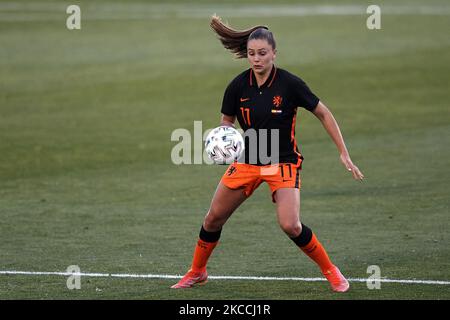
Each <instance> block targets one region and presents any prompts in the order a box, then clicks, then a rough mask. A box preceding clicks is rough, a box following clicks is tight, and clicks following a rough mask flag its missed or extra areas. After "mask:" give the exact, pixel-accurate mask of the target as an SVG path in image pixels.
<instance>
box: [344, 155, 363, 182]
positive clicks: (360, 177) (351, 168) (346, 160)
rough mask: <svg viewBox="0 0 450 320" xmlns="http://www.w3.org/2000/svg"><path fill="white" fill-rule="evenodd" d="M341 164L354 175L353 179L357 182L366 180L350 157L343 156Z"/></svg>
mask: <svg viewBox="0 0 450 320" xmlns="http://www.w3.org/2000/svg"><path fill="white" fill-rule="evenodd" d="M341 162H342V164H343V165H344V166H345V168H347V170H348V171H349V172H351V173H352V174H353V178H354V179H355V180H360V181H361V180H363V179H364V175H363V174H362V172H361V171H360V170H359V169H358V167H357V166H355V165H354V164H353V162H352V159H350V156H349V155H347V154H341Z"/></svg>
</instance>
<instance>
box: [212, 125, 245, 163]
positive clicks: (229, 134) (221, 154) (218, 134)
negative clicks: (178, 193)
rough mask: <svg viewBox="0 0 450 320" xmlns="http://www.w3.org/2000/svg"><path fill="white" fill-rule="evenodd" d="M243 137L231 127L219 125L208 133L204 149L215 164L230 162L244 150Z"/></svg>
mask: <svg viewBox="0 0 450 320" xmlns="http://www.w3.org/2000/svg"><path fill="white" fill-rule="evenodd" d="M244 149H245V146H244V139H243V138H242V135H241V134H240V133H239V131H237V130H236V129H234V128H233V127H227V126H220V127H217V128H215V129H213V130H211V132H210V133H209V134H208V136H207V137H206V140H205V151H206V154H207V155H208V157H209V158H210V159H211V160H212V161H214V163H215V164H230V163H232V162H233V161H235V160H237V159H238V158H239V157H240V156H241V155H242V152H243V151H244Z"/></svg>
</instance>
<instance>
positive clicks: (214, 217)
mask: <svg viewBox="0 0 450 320" xmlns="http://www.w3.org/2000/svg"><path fill="white" fill-rule="evenodd" d="M224 223H225V220H224V219H223V218H222V215H221V214H220V213H219V212H218V211H216V210H214V209H213V208H211V209H210V210H209V211H208V213H207V214H206V217H205V221H204V222H203V225H204V226H205V229H206V230H208V231H217V230H220V229H221V228H222V226H223V224H224Z"/></svg>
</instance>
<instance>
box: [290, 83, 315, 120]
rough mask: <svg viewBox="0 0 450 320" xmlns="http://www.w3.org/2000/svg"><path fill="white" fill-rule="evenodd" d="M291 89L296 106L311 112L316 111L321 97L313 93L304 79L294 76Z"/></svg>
mask: <svg viewBox="0 0 450 320" xmlns="http://www.w3.org/2000/svg"><path fill="white" fill-rule="evenodd" d="M291 90H292V96H293V99H294V103H295V105H296V106H298V107H302V108H305V109H306V110H309V111H311V112H312V111H314V109H315V108H316V107H317V104H318V103H319V100H320V99H319V98H318V97H317V96H316V95H315V94H314V93H312V91H311V90H310V89H309V87H308V86H307V85H306V83H305V82H304V81H303V80H302V79H300V78H299V77H296V76H292V81H291Z"/></svg>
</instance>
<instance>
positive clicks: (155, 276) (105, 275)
mask: <svg viewBox="0 0 450 320" xmlns="http://www.w3.org/2000/svg"><path fill="white" fill-rule="evenodd" d="M0 275H27V276H66V277H69V276H80V277H103V278H108V277H110V278H147V279H181V278H182V276H180V275H169V274H120V273H86V272H80V273H70V272H46V271H42V272H41V271H14V270H12V271H0ZM208 279H211V280H255V281H305V282H315V281H327V280H326V279H325V278H299V277H253V276H208ZM347 280H348V281H349V282H367V280H368V279H365V278H348V279H347ZM374 280H375V279H370V280H369V281H374ZM379 281H380V282H384V283H404V284H434V285H450V281H443V280H417V279H411V280H402V279H383V278H382V279H380V280H379Z"/></svg>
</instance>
